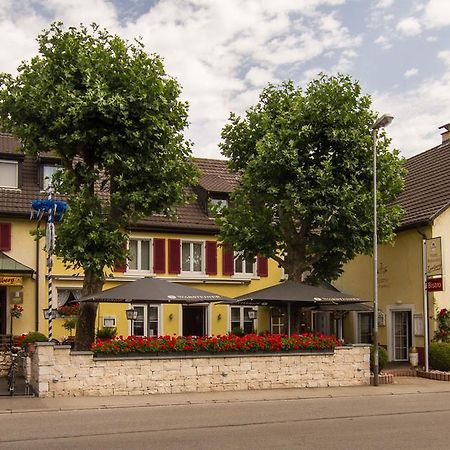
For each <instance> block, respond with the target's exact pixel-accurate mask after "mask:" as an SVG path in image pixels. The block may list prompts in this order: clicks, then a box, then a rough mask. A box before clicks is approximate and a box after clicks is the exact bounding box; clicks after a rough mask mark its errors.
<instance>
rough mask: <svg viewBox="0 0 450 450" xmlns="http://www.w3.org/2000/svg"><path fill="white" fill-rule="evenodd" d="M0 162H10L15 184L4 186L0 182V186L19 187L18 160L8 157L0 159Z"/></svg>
mask: <svg viewBox="0 0 450 450" xmlns="http://www.w3.org/2000/svg"><path fill="white" fill-rule="evenodd" d="M0 164H10V165H11V166H13V167H15V169H16V170H15V186H6V185H3V184H0V188H4V189H19V161H13V160H9V159H0Z"/></svg>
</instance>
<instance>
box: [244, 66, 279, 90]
mask: <svg viewBox="0 0 450 450" xmlns="http://www.w3.org/2000/svg"><path fill="white" fill-rule="evenodd" d="M245 80H246V81H248V82H249V83H250V84H251V85H252V86H255V87H263V86H265V85H266V84H267V83H269V82H272V83H277V82H279V79H277V78H275V77H274V75H273V72H272V71H271V70H267V69H262V68H261V67H252V68H251V69H250V70H249V71H248V72H247V74H246V75H245Z"/></svg>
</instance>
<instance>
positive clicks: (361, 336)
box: [358, 312, 373, 344]
mask: <svg viewBox="0 0 450 450" xmlns="http://www.w3.org/2000/svg"><path fill="white" fill-rule="evenodd" d="M372 333H373V313H372V312H360V313H358V342H359V343H360V344H371V343H372Z"/></svg>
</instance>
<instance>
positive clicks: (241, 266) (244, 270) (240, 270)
mask: <svg viewBox="0 0 450 450" xmlns="http://www.w3.org/2000/svg"><path fill="white" fill-rule="evenodd" d="M255 265H256V264H255V258H247V259H245V258H243V257H242V256H240V255H239V253H236V254H235V258H234V273H235V274H236V275H254V274H255Z"/></svg>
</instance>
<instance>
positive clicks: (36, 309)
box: [34, 222, 40, 331]
mask: <svg viewBox="0 0 450 450" xmlns="http://www.w3.org/2000/svg"><path fill="white" fill-rule="evenodd" d="M39 225H40V223H39V222H38V223H37V225H36V232H37V234H36V238H38V237H39ZM39 272H40V271H39V239H36V283H35V284H34V294H35V299H34V306H35V323H34V328H35V330H36V331H39V276H40V273H39Z"/></svg>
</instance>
